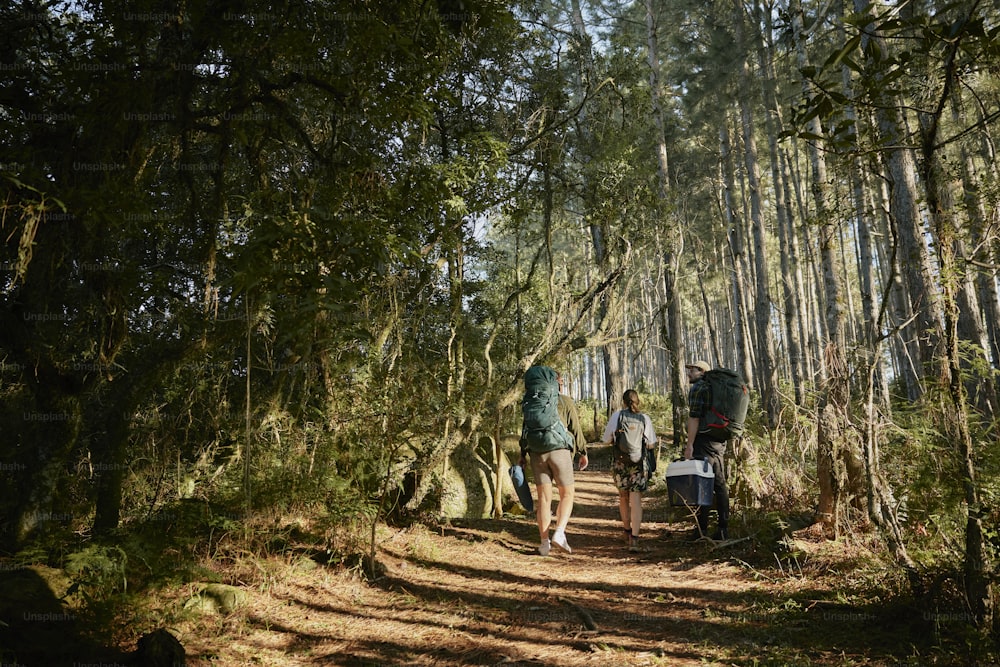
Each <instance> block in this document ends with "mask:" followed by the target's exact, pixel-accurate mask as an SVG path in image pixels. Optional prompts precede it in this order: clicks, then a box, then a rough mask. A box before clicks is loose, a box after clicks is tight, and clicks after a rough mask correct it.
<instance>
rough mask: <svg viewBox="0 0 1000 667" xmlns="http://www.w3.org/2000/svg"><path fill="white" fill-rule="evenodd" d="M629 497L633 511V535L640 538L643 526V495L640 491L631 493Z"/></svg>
mask: <svg viewBox="0 0 1000 667" xmlns="http://www.w3.org/2000/svg"><path fill="white" fill-rule="evenodd" d="M628 495H629V499H628V504H629V508H630V510H631V512H630V519H631V521H632V524H631V525H632V535H633V536H634V537H639V528H640V526H642V493H641V492H639V491H630V492H629V494H628Z"/></svg>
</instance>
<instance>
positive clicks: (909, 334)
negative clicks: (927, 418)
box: [854, 0, 941, 400]
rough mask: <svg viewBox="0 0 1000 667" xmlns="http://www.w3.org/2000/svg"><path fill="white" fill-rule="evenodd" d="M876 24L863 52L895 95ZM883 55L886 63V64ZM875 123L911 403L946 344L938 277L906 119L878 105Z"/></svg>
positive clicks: (893, 105)
mask: <svg viewBox="0 0 1000 667" xmlns="http://www.w3.org/2000/svg"><path fill="white" fill-rule="evenodd" d="M869 6H870V3H869V2H868V0H854V10H855V12H858V14H859V15H862V16H863V15H865V12H867V11H869ZM873 23H874V19H872V21H871V22H870V23H869V24H867V25H864V26H860V27H861V33H862V42H861V43H862V48H863V49H864V51H865V53H866V55H867V64H868V66H869V68H870V69H871V70H872V77H873V82H874V83H873V85H872V89H873V90H892V86H890V85H888V84H886V83H882V81H883V80H884V74H885V72H884V70H883V69H882V67H883V65H884V62H885V61H884V60H883V59H880V57H879V56H878V55H876V54H888V53H891V51H890V50H889V47H888V45H887V44H886V43H885V41H884V39H883V38H882V36H881V35H880V34H879V32H878V31H877V30H876V29H875V27H874V25H873ZM884 57H885V56H884V55H881V58H884ZM875 117H876V120H877V124H878V132H879V135H880V138H881V141H882V143H883V145H884V146H885V147H886V149H885V150H884V151H883V155H884V159H885V163H886V167H887V173H886V177H887V179H888V182H889V187H890V199H889V209H890V221H891V224H892V225H894V226H895V228H896V231H897V233H898V237H899V243H900V248H899V260H900V262H901V263H902V265H903V266H905V267H907V270H906V271H901V272H900V276H901V277H902V278H903V280H904V282H905V286H906V291H907V297H908V299H909V301H908V304H907V315H908V317H907V318H906V319H905V321H904V324H903V328H902V333H903V336H904V345H905V347H906V352H907V354H908V356H910V357H911V358H912V359H914V360H916V361H917V363H916V364H915V365H905V364H904V365H902V367H901V370H902V371H903V373H904V381H905V383H906V387H907V390H908V392H909V398H910V399H911V400H912V399H916V398H918V397H919V395H920V394H921V393H922V389H921V387H920V380H921V379H922V378H923V377H924V375H925V374H926V372H927V370H928V367H929V366H930V364H932V363H933V358H934V350H935V347H936V345H937V342H938V341H939V340H940V339H941V325H940V322H939V321H938V320H937V319H935V317H934V315H935V314H937V313H940V309H939V307H938V304H937V301H938V295H937V290H936V288H935V275H934V272H933V270H932V268H931V262H930V254H929V252H928V250H927V245H926V243H925V242H924V228H923V224H922V221H921V217H920V211H919V208H918V204H917V202H918V199H919V197H918V195H917V183H916V173H917V169H916V162H915V160H914V157H913V151H912V150H911V149H909V148H907V147H906V144H907V141H908V139H909V137H908V132H907V130H906V126H905V120H904V115H903V112H902V108H901V106H900V104H899V103H898V102H897V101H896V100H894V99H888V100H884V101H883V103H881V104H877V105H876V109H875Z"/></svg>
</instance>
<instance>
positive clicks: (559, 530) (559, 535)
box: [552, 484, 574, 553]
mask: <svg viewBox="0 0 1000 667" xmlns="http://www.w3.org/2000/svg"><path fill="white" fill-rule="evenodd" d="M573 494H574V490H573V485H572V484H570V485H567V486H560V487H559V505H558V507H556V529H555V531H554V532H553V533H552V543H553V544H555V545H556V546H558V547H559V548H560V549H562V550H563V551H565V552H567V553H570V552H572V551H573V550H572V549H571V548H570V546H569V543H568V542H567V541H566V526H567V525H569V518H570V517H571V516H572V515H573Z"/></svg>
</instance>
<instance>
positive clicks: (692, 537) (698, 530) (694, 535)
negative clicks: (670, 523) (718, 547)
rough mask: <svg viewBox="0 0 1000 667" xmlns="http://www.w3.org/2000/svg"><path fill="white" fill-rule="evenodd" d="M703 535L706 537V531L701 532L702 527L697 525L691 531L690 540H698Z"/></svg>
mask: <svg viewBox="0 0 1000 667" xmlns="http://www.w3.org/2000/svg"><path fill="white" fill-rule="evenodd" d="M703 537H705V533H703V532H701V528H699V527H698V526H695V527H694V529H693V530H692V531H691V534H690V535H689V536H688V540H690V541H691V542H697V541H698V540H700V539H702V538H703Z"/></svg>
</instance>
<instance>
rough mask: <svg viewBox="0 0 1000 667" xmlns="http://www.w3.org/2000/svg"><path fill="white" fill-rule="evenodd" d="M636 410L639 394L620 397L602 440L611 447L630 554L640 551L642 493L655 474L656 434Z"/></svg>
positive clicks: (613, 473) (629, 393) (620, 510)
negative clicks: (619, 403)
mask: <svg viewBox="0 0 1000 667" xmlns="http://www.w3.org/2000/svg"><path fill="white" fill-rule="evenodd" d="M639 407H640V403H639V393H638V392H637V391H636V390H635V389H628V390H627V391H626V392H625V393H624V394H622V409H620V410H616V411H615V412H614V414H612V415H611V418H610V419H609V420H608V425H607V426H606V427H605V428H604V437H603V438H602V441H603V442H606V443H608V444H610V445H611V451H612V456H611V474H612V476H613V477H614V480H615V486H616V487H618V513H619V514H620V515H621V519H622V526H623V531H624V533H625V540H626V541H627V542H628V548H629V551H642V550H643V549H642V547H640V546H639V528H640V526H641V525H642V493H643V491H645V490H646V487H647V486H648V485H649V477H650V475H651V474H652V473H653V472H654V471H655V470H656V458H655V457H656V431H655V430H653V420H652V419H650V418H649V415H647V414H643V413H642V412H640V411H639Z"/></svg>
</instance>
